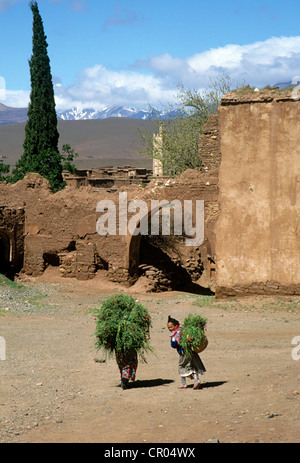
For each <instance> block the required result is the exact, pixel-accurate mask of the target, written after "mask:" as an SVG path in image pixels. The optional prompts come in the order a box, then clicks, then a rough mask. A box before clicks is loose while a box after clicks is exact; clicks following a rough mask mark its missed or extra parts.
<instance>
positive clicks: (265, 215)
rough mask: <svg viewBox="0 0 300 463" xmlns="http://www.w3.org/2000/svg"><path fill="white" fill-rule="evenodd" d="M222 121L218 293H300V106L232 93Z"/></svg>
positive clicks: (265, 94)
mask: <svg viewBox="0 0 300 463" xmlns="http://www.w3.org/2000/svg"><path fill="white" fill-rule="evenodd" d="M219 121H220V122H219V123H220V136H221V141H220V148H221V153H222V161H221V165H220V172H219V188H220V198H219V201H220V215H219V219H218V222H217V225H216V229H215V232H216V238H217V240H216V255H217V288H216V294H217V296H219V297H222V296H229V295H230V296H233V295H247V294H300V228H299V218H300V132H299V123H300V101H295V100H294V99H293V98H292V96H291V92H287V91H283V92H280V91H279V90H278V89H277V90H276V89H271V90H269V91H261V92H255V91H251V90H250V89H249V90H248V91H246V90H244V91H240V92H236V93H230V94H228V95H226V96H225V97H224V98H223V100H222V103H221V105H220V108H219Z"/></svg>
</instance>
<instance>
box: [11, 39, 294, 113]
mask: <svg viewBox="0 0 300 463" xmlns="http://www.w3.org/2000/svg"><path fill="white" fill-rule="evenodd" d="M299 69H300V36H299V37H272V38H270V39H268V40H266V41H264V42H255V43H252V44H248V45H235V44H229V45H226V46H224V47H219V48H214V49H210V50H207V51H204V52H202V53H197V54H195V55H193V56H190V57H187V58H185V59H182V58H178V57H172V56H171V55H170V54H168V53H165V54H162V55H160V56H153V55H151V56H149V58H148V60H146V61H141V60H137V61H136V62H135V63H134V64H133V66H132V67H131V69H130V70H121V71H113V70H111V69H108V68H106V67H104V66H102V65H101V64H96V65H95V66H93V67H90V68H86V69H83V70H82V71H81V72H80V73H79V75H78V76H77V80H76V81H75V82H74V84H72V85H69V86H64V85H63V83H62V82H61V81H60V80H59V79H54V81H56V86H55V94H56V103H57V108H58V109H69V108H71V107H74V106H78V107H92V108H95V109H98V108H99V109H100V108H103V107H106V106H111V105H114V104H121V105H134V106H138V107H145V106H147V105H148V104H152V105H159V104H160V103H162V104H163V103H169V102H173V101H174V98H175V96H176V94H177V86H178V83H179V82H182V83H183V85H184V87H185V88H194V89H201V88H207V86H208V85H209V83H210V79H212V80H214V79H215V78H216V77H217V76H218V75H220V74H221V73H222V72H225V73H226V74H228V75H230V77H231V80H232V82H233V84H234V85H236V84H240V85H241V84H243V83H245V84H248V83H249V84H250V85H251V86H252V85H253V86H256V87H263V86H265V85H268V84H270V85H274V84H276V83H279V82H288V81H291V80H292V79H293V77H294V76H296V75H299ZM145 72H146V73H145ZM27 96H28V93H27ZM18 97H20V99H21V101H24V99H26V92H19V93H16V92H15V93H13V92H10V94H9V93H7V101H15V102H17V99H18ZM9 98H10V99H9ZM6 104H7V103H6ZM12 106H13V105H12ZM16 106H20V104H18V105H16Z"/></svg>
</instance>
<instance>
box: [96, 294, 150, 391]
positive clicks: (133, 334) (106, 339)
mask: <svg viewBox="0 0 300 463" xmlns="http://www.w3.org/2000/svg"><path fill="white" fill-rule="evenodd" d="M96 315H97V318H96V321H97V322H96V332H95V336H96V345H95V347H96V349H97V350H99V349H104V351H105V352H106V354H108V355H109V356H115V359H116V361H117V364H118V367H119V370H120V374H121V387H122V388H123V389H126V388H127V387H128V383H129V381H130V380H131V381H134V380H135V377H136V370H137V367H138V357H140V358H141V359H142V360H143V361H145V362H146V359H145V353H146V352H147V351H153V349H152V347H151V345H150V344H149V339H150V334H149V331H150V327H151V317H150V314H149V312H148V310H147V309H146V308H145V307H144V306H142V305H141V304H140V303H139V302H138V301H135V300H134V299H133V298H132V297H131V296H128V295H125V294H121V295H116V296H111V297H109V298H107V299H106V300H105V301H104V302H103V304H102V306H101V308H100V309H99V310H98V311H97V312H96Z"/></svg>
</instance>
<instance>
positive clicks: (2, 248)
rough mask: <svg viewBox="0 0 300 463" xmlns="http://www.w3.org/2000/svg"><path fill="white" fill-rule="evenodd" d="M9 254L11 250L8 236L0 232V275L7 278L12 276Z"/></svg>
mask: <svg viewBox="0 0 300 463" xmlns="http://www.w3.org/2000/svg"><path fill="white" fill-rule="evenodd" d="M10 254H11V249H10V239H9V236H8V235H7V234H6V233H4V232H2V231H0V273H2V274H3V275H5V276H7V277H9V278H10V277H11V276H12V266H11V262H10Z"/></svg>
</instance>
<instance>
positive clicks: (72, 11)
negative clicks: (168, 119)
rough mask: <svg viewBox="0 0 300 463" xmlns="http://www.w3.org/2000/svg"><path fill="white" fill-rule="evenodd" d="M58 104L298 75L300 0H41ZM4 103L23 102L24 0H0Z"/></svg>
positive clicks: (166, 96)
mask: <svg viewBox="0 0 300 463" xmlns="http://www.w3.org/2000/svg"><path fill="white" fill-rule="evenodd" d="M38 5H39V11H40V14H41V16H42V19H43V23H44V28H45V34H46V35H47V42H48V45H49V46H48V54H49V58H50V63H51V71H52V77H53V84H54V89H55V99H56V106H57V110H59V111H63V110H67V109H71V108H73V107H78V108H94V109H102V108H104V107H108V106H112V105H124V106H134V107H136V108H141V109H144V108H145V109H146V108H147V106H148V105H149V104H150V105H152V106H157V107H159V106H162V105H164V104H167V103H173V102H176V95H177V94H178V86H179V85H180V84H182V85H183V87H184V88H185V89H187V90H188V89H196V90H200V91H201V90H203V89H207V88H208V86H209V85H210V83H211V82H212V81H215V80H217V79H218V78H219V77H220V76H221V75H222V74H223V73H224V74H226V75H228V76H230V79H231V82H232V85H233V87H237V86H241V85H244V84H249V85H250V86H255V87H258V88H262V87H264V86H265V85H274V84H276V83H279V82H289V81H292V80H293V79H294V78H295V77H296V76H299V75H300V27H299V19H300V2H299V0H285V1H284V2H283V1H282V0H280V1H279V0H272V1H270V0H251V1H248V0H239V1H236V0H229V1H226V0H214V1H213V2H212V1H208V0H206V1H202V0H184V1H183V0H116V1H115V0H38ZM0 44H1V45H0V102H1V103H3V104H5V105H7V106H11V107H26V106H27V105H28V102H29V95H30V73H29V64H28V60H29V59H30V57H31V54H32V13H31V10H30V7H29V0H0Z"/></svg>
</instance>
